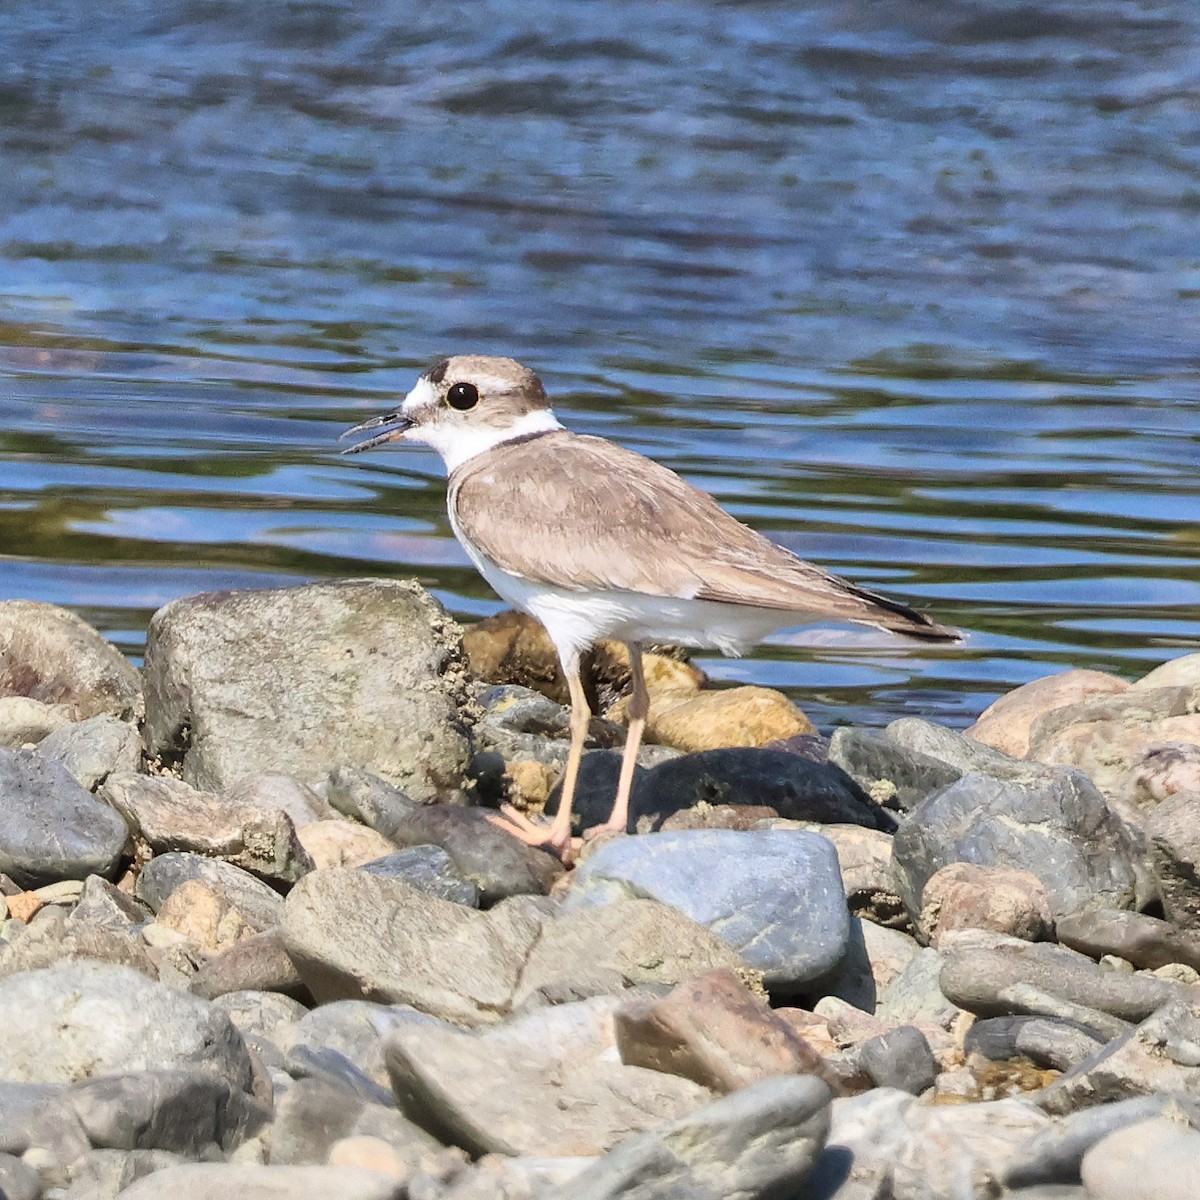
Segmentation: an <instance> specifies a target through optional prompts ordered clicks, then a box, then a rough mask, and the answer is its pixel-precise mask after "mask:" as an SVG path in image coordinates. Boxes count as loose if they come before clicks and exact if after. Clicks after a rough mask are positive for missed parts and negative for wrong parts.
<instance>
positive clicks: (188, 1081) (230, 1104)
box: [59, 1067, 268, 1158]
mask: <svg viewBox="0 0 1200 1200" xmlns="http://www.w3.org/2000/svg"><path fill="white" fill-rule="evenodd" d="M59 1103H61V1104H64V1105H67V1106H68V1107H69V1108H70V1109H71V1110H72V1111H73V1112H74V1113H75V1115H76V1117H77V1118H78V1119H79V1123H80V1125H81V1126H82V1127H83V1129H84V1131H85V1133H86V1134H87V1136H88V1140H89V1141H90V1142H91V1143H92V1145H93V1146H95V1147H97V1148H99V1149H112V1150H171V1151H174V1152H176V1153H179V1154H186V1155H189V1156H191V1157H193V1158H196V1157H200V1156H201V1155H202V1154H205V1153H207V1152H210V1151H211V1150H212V1149H213V1148H214V1147H219V1148H220V1149H222V1150H231V1149H233V1148H234V1147H235V1146H237V1145H239V1144H240V1143H241V1142H242V1141H244V1140H245V1139H246V1137H248V1136H250V1135H251V1134H253V1133H254V1132H255V1131H256V1130H257V1129H258V1128H259V1127H260V1126H262V1125H263V1124H265V1122H266V1119H267V1116H268V1110H267V1107H266V1106H265V1105H263V1104H262V1103H260V1102H258V1101H256V1100H253V1099H252V1098H251V1097H250V1096H248V1095H247V1094H246V1093H245V1092H243V1091H242V1090H241V1089H240V1088H237V1087H232V1086H231V1085H230V1083H229V1081H228V1080H226V1079H221V1078H219V1077H218V1076H217V1075H214V1074H213V1073H212V1072H211V1071H209V1070H207V1069H205V1068H202V1067H192V1068H190V1069H188V1070H178V1069H176V1070H162V1069H159V1070H148V1071H136V1072H130V1073H127V1074H123V1075H108V1076H106V1077H104V1078H102V1079H90V1080H87V1081H86V1082H83V1083H79V1084H76V1085H75V1087H73V1088H71V1089H70V1090H69V1091H68V1092H66V1093H64V1094H63V1096H62V1097H61V1098H60V1100H59Z"/></svg>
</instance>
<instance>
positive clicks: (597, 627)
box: [342, 354, 961, 856]
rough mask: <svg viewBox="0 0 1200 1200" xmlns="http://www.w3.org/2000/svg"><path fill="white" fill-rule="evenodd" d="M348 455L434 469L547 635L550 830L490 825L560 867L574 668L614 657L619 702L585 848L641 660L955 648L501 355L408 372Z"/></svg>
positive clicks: (468, 527)
mask: <svg viewBox="0 0 1200 1200" xmlns="http://www.w3.org/2000/svg"><path fill="white" fill-rule="evenodd" d="M362 434H369V435H370V436H368V437H366V438H365V440H362V441H359V442H357V443H356V444H354V445H352V446H349V447H348V448H347V449H345V450H344V451H343V453H344V454H359V453H361V452H363V451H365V450H373V449H375V448H377V447H380V446H384V445H387V444H390V443H393V442H402V443H408V444H417V445H422V446H426V447H429V448H431V449H433V450H435V451H436V452H437V453H438V454H439V455H440V456H441V458H442V460H443V462H444V463H445V467H446V471H447V476H448V481H447V490H446V504H447V510H448V514H449V519H450V526H451V528H452V529H453V531H454V534H455V536H456V537H457V538H458V540H459V542H460V543H461V544H462V547H463V549H464V550H465V551H466V553H467V556H468V557H469V558H470V559H471V561H472V563H474V565H475V567H476V568H477V569H478V570H479V572H480V574H481V575H482V576H483V577H484V579H486V580H487V582H488V583H489V584H490V585H491V586H492V588H493V589H494V590H495V591H496V592H497V593H498V594H499V595H500V596H501V597H502V598H503V599H504V600H506V601H507V602H508V603H509V604H511V605H512V606H514V607H515V608H518V609H521V610H522V611H523V612H526V613H529V614H531V615H532V616H533V617H535V618H536V619H537V620H538V621H540V622H541V624H542V625H543V626H544V627H545V629H546V632H547V633H548V635H549V637H550V640H551V641H552V642H553V644H554V647H555V650H556V651H557V654H558V658H559V661H560V663H561V665H562V671H563V675H564V677H565V679H566V682H567V687H568V690H569V693H570V703H571V715H570V750H569V753H568V756H567V763H566V768H565V771H564V773H563V778H562V784H561V792H560V798H559V805H558V811H557V813H556V814H555V815H554V818H553V821H551V822H550V823H549V824H548V825H547V824H546V823H545V822H535V821H532V820H530V819H529V818H528V817H526V816H525V815H524V814H521V813H518V812H517V811H516V810H515V809H513V808H512V807H511V806H504V807H503V808H502V810H501V811H500V812H499V813H497V814H495V815H494V817H493V818H492V819H493V820H495V821H496V823H498V824H500V825H502V826H503V827H504V828H505V829H506V830H507V831H508V832H510V833H512V834H513V835H514V836H516V837H518V838H519V839H520V840H522V841H523V842H526V843H528V844H530V845H536V846H542V847H544V848H546V849H548V850H550V851H552V852H555V853H558V854H560V855H563V856H566V855H567V854H568V853H570V851H571V849H572V847H573V845H576V844H577V843H576V842H575V841H574V840H573V837H572V806H573V801H574V796H575V788H576V783H577V780H578V777H579V763H580V759H581V757H582V754H583V748H584V741H585V738H586V736H587V731H588V724H589V721H590V718H591V713H590V710H589V706H588V701H587V696H586V694H585V692H584V687H583V682H582V678H581V675H580V663H581V657H582V655H583V654H584V653H585V652H586V651H587V650H588V649H590V648H591V647H592V646H594V645H596V643H597V642H599V641H601V640H603V639H613V640H618V641H621V642H623V643H624V644H625V646H626V648H627V650H628V653H629V666H630V676H631V695H630V698H629V702H628V709H627V711H628V731H627V735H626V740H625V747H624V751H623V753H622V759H621V770H620V774H619V777H618V782H617V791H616V797H615V800H614V803H613V808H612V812H611V815H610V816H609V819H608V821H607V822H605V823H604V825H602V826H598V827H596V829H593V830H589V831H588V834H587V836H589V837H590V836H595V835H597V834H598V833H600V832H603V831H606V830H612V831H616V832H621V833H624V832H625V831H626V828H627V826H628V822H629V802H630V792H631V790H632V785H633V775H634V767H635V765H636V763H637V756H638V750H639V748H640V746H641V741H642V736H643V733H644V731H645V727H646V717H647V714H648V712H649V706H650V699H649V694H648V692H647V690H646V680H645V673H644V670H643V665H642V652H643V647H645V646H646V645H650V644H656V643H674V644H683V645H686V646H691V647H694V648H697V649H708V650H718V651H720V652H721V653H723V654H727V655H738V654H744V653H745V652H746V651H747V650H748V649H749V648H751V647H752V646H754V645H755V644H756V643H758V642H760V641H762V639H763V638H764V637H766V635H767V634H769V633H771V632H772V631H773V630H775V629H777V628H780V627H782V626H792V625H801V624H810V623H813V622H816V621H852V622H859V623H862V624H866V625H872V626H876V627H878V628H882V629H885V630H888V631H890V632H892V633H897V634H901V635H904V636H906V637H909V638H915V639H918V640H921V641H925V642H956V641H959V640H960V638H961V635H960V633H959V632H958V631H957V630H955V629H951V628H949V627H947V626H945V625H941V624H938V623H937V622H936V621H934V620H932V619H931V618H930V617H928V616H926V615H925V614H924V613H921V612H918V611H916V610H914V609H912V608H909V607H908V606H906V605H904V604H900V603H898V602H897V601H895V600H890V599H888V598H887V597H885V596H881V595H879V594H878V593H876V592H872V591H868V590H867V589H866V588H862V587H859V586H858V585H857V584H855V583H851V582H849V581H848V580H845V579H842V578H840V577H838V576H837V575H833V574H831V573H830V572H828V571H826V570H824V569H823V568H822V567H819V566H816V565H814V564H813V563H809V562H805V561H804V560H803V559H800V558H798V557H797V556H796V555H794V554H792V553H791V552H790V551H789V550H786V549H784V548H783V547H782V546H779V545H777V544H776V543H774V542H772V541H770V540H769V539H768V538H767V537H765V536H764V535H762V534H761V533H759V532H757V531H756V530H754V529H751V528H750V527H749V526H747V525H744V524H742V522H740V521H738V520H737V519H736V518H735V517H733V516H732V515H730V514H729V513H728V512H726V511H725V510H724V509H723V508H721V506H720V505H719V504H718V503H717V501H716V500H714V499H713V498H712V496H710V495H709V494H708V493H707V492H703V491H701V490H700V489H699V488H696V487H694V486H693V485H692V484H690V483H688V482H687V481H686V480H684V479H683V478H681V477H680V476H679V475H677V474H676V473H675V472H674V471H672V470H671V469H670V468H668V467H665V466H663V465H662V464H660V463H657V462H655V461H654V460H653V459H650V458H647V457H645V456H643V455H641V454H638V453H636V452H635V451H633V450H629V449H627V448H625V447H623V446H621V445H619V444H618V443H616V442H612V441H609V440H608V439H606V438H601V437H594V436H590V435H587V434H580V433H574V432H572V431H571V430H569V429H567V428H566V427H565V426H563V424H562V423H561V422H560V421H559V420H558V418H557V417H556V416H555V414H554V410H553V408H552V407H551V403H550V399H549V397H548V396H547V394H546V389H545V387H544V386H543V384H542V381H541V379H540V378H539V377H538V376H537V374H535V372H534V371H532V370H531V369H530V368H528V367H526V366H524V365H522V364H521V363H519V362H517V361H516V360H515V359H511V358H498V357H491V356H484V355H476V354H461V355H456V356H454V357H450V358H444V359H441V360H440V361H438V362H437V363H436V364H435V365H434V366H432V367H431V368H430V369H429V370H428V371H426V372H425V373H424V374H423V375H421V376H420V377H419V378H418V380H417V383H416V385H415V386H414V387H413V389H412V390H411V391H410V392H409V393H408V394H407V395H406V396H405V397H404V399H403V401H402V402H401V404H400V406H399V407H398V408H395V409H394V410H393V411H391V412H388V413H385V414H384V415H382V416H377V417H373V418H372V419H371V420H368V421H364V422H363V423H362V424H360V425H355V426H354V427H353V428H352V429H348V430H346V431H345V433H343V434H342V437H343V438H349V437H355V436H358V435H362Z"/></svg>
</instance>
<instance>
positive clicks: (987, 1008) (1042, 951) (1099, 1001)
mask: <svg viewBox="0 0 1200 1200" xmlns="http://www.w3.org/2000/svg"><path fill="white" fill-rule="evenodd" d="M943 953H944V966H943V967H942V974H941V988H942V991H943V992H944V993H945V994H946V996H947V997H948V998H949V999H950V1000H952V1001H953V1002H954V1003H955V1004H957V1005H958V1006H959V1007H960V1008H965V1009H967V1010H968V1011H969V1012H973V1013H975V1014H976V1015H978V1016H983V1017H996V1016H1007V1015H1009V1014H1011V1013H1013V1012H1018V1011H1021V1010H1020V1007H1019V1006H1017V1005H1016V1004H1015V1002H1014V1000H1013V999H1012V993H1011V990H1010V989H1012V988H1013V987H1014V986H1016V985H1020V984H1023V985H1026V986H1027V987H1028V988H1030V989H1032V991H1033V992H1034V993H1037V994H1040V995H1042V996H1044V997H1054V998H1058V999H1061V1000H1063V1001H1065V1002H1067V1003H1068V1004H1073V1005H1079V1006H1082V1007H1085V1008H1088V1009H1092V1010H1095V1011H1096V1012H1097V1013H1104V1014H1108V1015H1110V1016H1113V1017H1117V1018H1119V1019H1120V1020H1122V1021H1141V1020H1143V1019H1145V1018H1146V1017H1147V1016H1149V1015H1150V1013H1152V1012H1153V1011H1154V1010H1155V1009H1156V1008H1158V1007H1160V1006H1161V1005H1164V1004H1166V1003H1168V1002H1169V1001H1171V1000H1173V999H1176V998H1178V997H1180V996H1182V995H1185V994H1186V991H1185V989H1183V988H1182V987H1181V985H1179V984H1174V983H1169V982H1166V981H1164V980H1159V979H1155V978H1154V977H1153V976H1151V975H1118V974H1117V973H1115V972H1113V971H1106V970H1105V969H1104V968H1102V967H1098V966H1097V965H1096V964H1095V963H1094V962H1092V961H1091V959H1089V958H1087V957H1085V956H1084V955H1082V954H1076V953H1075V951H1073V950H1068V949H1067V948H1066V947H1065V946H1054V945H1050V944H1048V943H1045V942H1019V941H1015V940H1008V939H1004V940H1003V941H1002V942H1000V944H997V945H994V946H982V945H975V946H971V945H966V946H964V945H961V944H959V943H957V942H955V943H953V944H951V945H950V946H949V948H946V947H943ZM1025 1011H1027V1012H1028V1011H1030V1010H1029V1009H1028V1008H1026V1009H1025ZM1032 1015H1051V1016H1054V1015H1067V1014H1066V1013H1037V1012H1033V1013H1032ZM1083 1024H1085V1025H1092V1022H1091V1021H1090V1020H1084V1021H1083ZM1092 1027H1093V1028H1095V1029H1097V1030H1108V1029H1111V1028H1112V1026H1111V1022H1108V1023H1102V1024H1096V1025H1092Z"/></svg>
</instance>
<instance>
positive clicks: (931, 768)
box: [829, 728, 963, 812]
mask: <svg viewBox="0 0 1200 1200" xmlns="http://www.w3.org/2000/svg"><path fill="white" fill-rule="evenodd" d="M829 761H830V762H831V763H833V764H834V765H835V766H838V767H841V768H842V770H843V771H845V772H846V774H847V775H849V776H850V778H851V779H853V780H854V782H855V783H857V784H858V786H859V787H860V788H862V789H863V791H864V792H866V793H867V795H869V796H871V797H872V798H873V799H875V800H876V801H877V802H878V803H880V804H882V805H884V806H885V807H887V808H894V809H899V810H900V811H902V812H908V811H910V810H911V809H913V808H915V807H916V806H917V805H918V804H920V803H921V801H922V800H924V799H925V798H926V797H927V796H931V795H932V794H933V793H934V792H936V791H937V790H938V789H939V788H943V787H945V786H946V785H947V784H951V783H954V782H955V780H957V779H961V778H962V775H963V772H962V771H961V770H959V769H958V768H957V767H952V766H950V765H949V764H948V763H944V762H941V761H940V760H939V759H936V758H931V757H930V756H929V755H928V754H922V753H920V751H917V750H906V749H905V748H904V747H903V746H899V745H897V744H896V743H895V742H893V741H890V740H889V739H888V738H886V737H885V736H883V735H882V734H879V733H875V732H873V731H871V730H868V729H850V728H842V729H837V730H835V731H834V734H833V736H832V737H831V738H830V739H829Z"/></svg>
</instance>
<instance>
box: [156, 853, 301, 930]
mask: <svg viewBox="0 0 1200 1200" xmlns="http://www.w3.org/2000/svg"><path fill="white" fill-rule="evenodd" d="M189 879H198V880H199V881H200V882H201V883H203V884H206V885H207V886H208V887H209V888H211V889H212V890H213V891H214V892H216V893H217V895H218V896H222V897H224V898H225V899H226V900H227V901H229V903H230V904H231V905H232V906H233V907H234V908H236V909H237V910H238V912H239V913H241V914H242V916H243V917H244V918H245V920H246V923H247V924H248V925H250V926H251V927H252V928H254V929H258V930H263V929H269V928H271V927H272V926H273V925H278V924H279V922H280V920H281V919H282V917H283V898H282V897H281V896H280V895H279V893H278V892H276V891H274V890H273V889H272V888H270V887H268V886H267V885H266V884H265V883H263V881H262V880H261V879H256V878H255V877H254V876H253V875H251V874H250V872H249V871H243V870H242V868H241V867H237V866H234V864H233V863H230V862H226V861H225V860H224V859H220V858H208V857H206V856H205V855H203V854H187V853H183V852H168V853H166V854H156V855H155V856H154V857H153V858H152V859H151V860H150V861H149V862H148V863H147V864H146V865H145V866H144V867H143V868H142V871H141V874H140V875H139V876H138V881H137V886H136V888H135V894H136V895H137V897H138V899H139V900H142V901H143V902H144V903H146V904H148V905H149V906H150V908H151V909H152V911H154V912H158V910H159V909H160V908H161V907H162V906H163V903H164V902H165V901H166V899H167V897H168V896H169V895H170V894H171V893H172V892H173V891H174V890H175V889H176V888H177V887H179V885H180V884H182V883H187V881H188V880H189Z"/></svg>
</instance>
